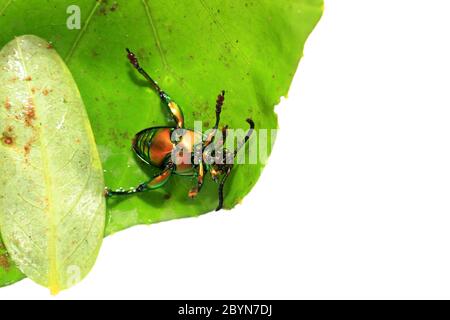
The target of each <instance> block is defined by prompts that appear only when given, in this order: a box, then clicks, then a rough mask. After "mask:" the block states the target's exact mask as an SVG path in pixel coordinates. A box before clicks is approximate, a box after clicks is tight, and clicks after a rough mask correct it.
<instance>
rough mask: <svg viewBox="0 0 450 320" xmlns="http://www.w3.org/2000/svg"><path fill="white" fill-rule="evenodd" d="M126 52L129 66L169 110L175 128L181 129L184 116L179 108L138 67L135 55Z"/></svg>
mask: <svg viewBox="0 0 450 320" xmlns="http://www.w3.org/2000/svg"><path fill="white" fill-rule="evenodd" d="M127 52H128V59H129V60H130V62H131V64H132V65H133V66H134V67H135V68H136V70H137V71H139V73H140V74H141V75H142V76H143V77H144V78H145V79H146V80H147V81H148V82H149V83H150V85H151V86H152V87H153V89H155V91H156V92H157V93H158V94H159V97H160V98H161V100H162V102H163V103H164V104H165V105H166V106H167V107H168V108H169V111H170V113H171V114H172V118H173V119H174V120H175V123H176V124H177V128H183V126H184V116H183V112H182V111H181V108H180V107H179V106H178V104H177V103H176V102H175V101H173V100H172V98H171V97H170V96H169V95H168V94H167V93H165V92H164V91H163V90H162V89H161V87H160V86H159V85H158V83H157V82H156V81H155V80H153V78H152V77H150V75H149V74H148V73H147V72H146V71H145V70H144V69H143V68H142V67H141V66H140V64H139V61H138V59H137V57H136V55H135V54H134V53H133V52H131V51H130V50H129V49H128V48H127Z"/></svg>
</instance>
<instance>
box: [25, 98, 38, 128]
mask: <svg viewBox="0 0 450 320" xmlns="http://www.w3.org/2000/svg"><path fill="white" fill-rule="evenodd" d="M24 111H25V112H24V115H25V118H24V121H25V125H26V126H28V127H32V126H33V120H35V119H36V110H35V106H34V103H33V100H32V99H31V98H30V99H28V104H27V105H26V106H25V110H24Z"/></svg>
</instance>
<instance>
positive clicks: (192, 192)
mask: <svg viewBox="0 0 450 320" xmlns="http://www.w3.org/2000/svg"><path fill="white" fill-rule="evenodd" d="M204 176H205V171H204V168H203V163H202V162H200V164H199V165H198V166H197V180H196V185H195V187H193V188H192V189H191V190H189V193H188V195H189V198H195V197H196V196H197V194H198V193H199V192H200V190H201V189H202V186H203V178H204Z"/></svg>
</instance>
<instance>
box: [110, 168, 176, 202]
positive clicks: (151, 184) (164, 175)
mask: <svg viewBox="0 0 450 320" xmlns="http://www.w3.org/2000/svg"><path fill="white" fill-rule="evenodd" d="M173 168H174V167H173V165H168V166H167V167H166V168H165V169H164V170H163V171H162V172H161V173H160V174H158V175H156V176H154V177H153V178H152V179H150V180H149V181H147V182H144V183H141V184H140V185H138V186H137V187H136V188H133V189H130V190H121V189H119V190H111V189H109V188H107V189H106V190H105V196H106V197H107V198H109V197H112V196H123V195H131V194H135V193H140V192H144V191H148V190H154V189H158V188H161V187H162V186H163V185H165V184H166V183H167V181H169V178H170V176H171V174H172V171H173Z"/></svg>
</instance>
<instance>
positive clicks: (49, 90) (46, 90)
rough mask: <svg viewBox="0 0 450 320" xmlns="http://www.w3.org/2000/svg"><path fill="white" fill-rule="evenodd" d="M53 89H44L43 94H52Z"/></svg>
mask: <svg viewBox="0 0 450 320" xmlns="http://www.w3.org/2000/svg"><path fill="white" fill-rule="evenodd" d="M52 91H53V90H52V89H47V88H46V89H44V90H42V94H43V95H44V96H48V95H49V94H50V92H52Z"/></svg>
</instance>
